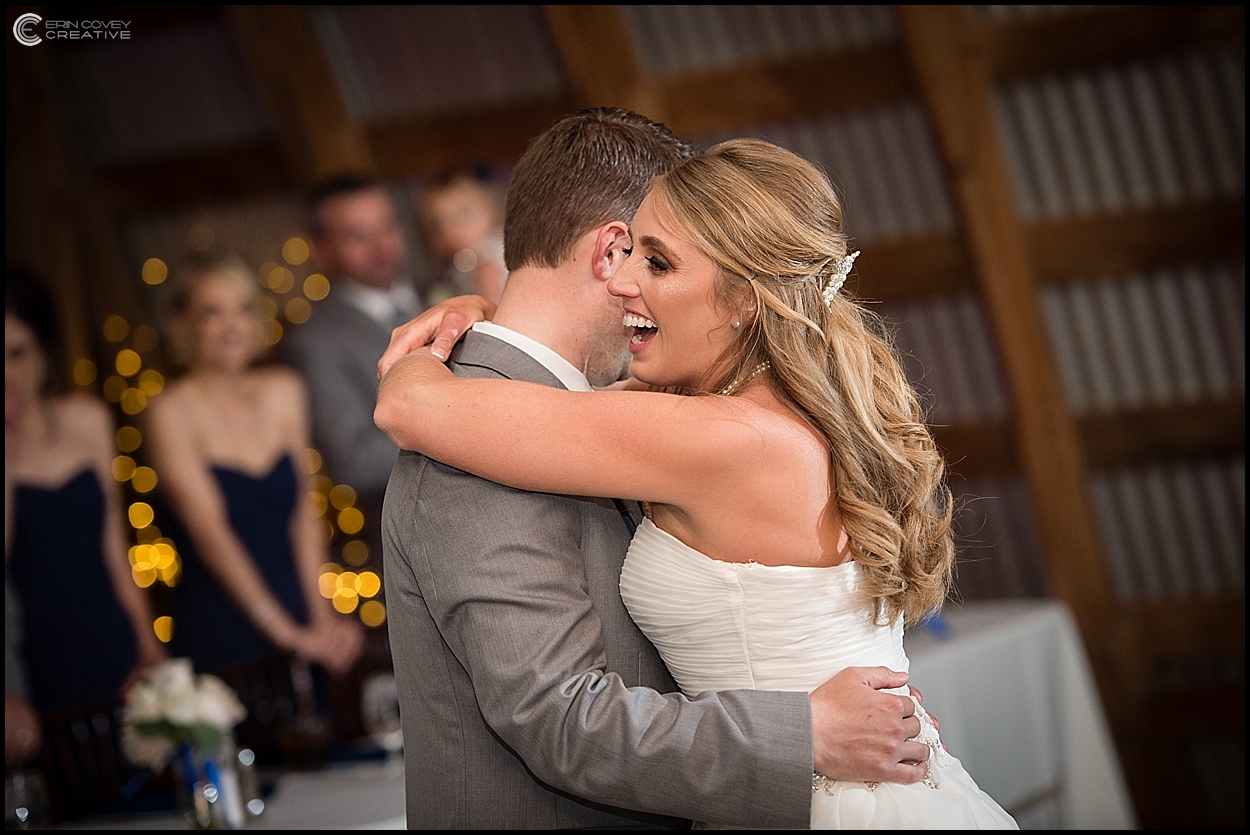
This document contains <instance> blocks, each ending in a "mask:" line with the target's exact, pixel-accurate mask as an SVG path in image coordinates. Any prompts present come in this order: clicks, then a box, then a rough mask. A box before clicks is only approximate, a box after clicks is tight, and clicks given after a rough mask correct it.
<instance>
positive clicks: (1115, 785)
mask: <svg viewBox="0 0 1250 835" xmlns="http://www.w3.org/2000/svg"><path fill="white" fill-rule="evenodd" d="M943 621H944V623H945V624H946V626H947V629H948V631H949V635H948V636H947V637H946V638H944V639H943V638H939V637H937V633H935V632H931V631H927V630H917V631H916V632H914V633H910V634H909V635H908V636H907V638H906V639H905V641H904V645H905V647H906V650H907V655H908V658H909V659H910V661H911V683H912V684H913V685H914V686H915V687H916V688H917V689H919V690H920V692H921V693H922V694H923V696H924V705H925V708H926V709H928V710H929V711H930V712H932V713H933V715H934V716H935V717H937V720H938V723H939V724H940V725H941V728H942V730H941V734H942V740H943V742H945V744H946V747H947V749H948V750H949V751H950V752H951V753H952V754H954V755H955V756H956V757H958V758H959V760H960V761H961V762H962V763H963V764H964V766H965V767H966V768H967V769H968V772H969V773H970V774H971V775H972V776H973V778H974V779H975V780H976V781H977V783H978V784H979V785H980V786H981V788H982V789H984V790H985V791H986V792H988V793H989V795H990V796H991V797H993V798H994V799H995V800H997V801H998V802H999V803H1000V804H1001V805H1002V806H1003V807H1004V808H1006V809H1007V810H1008V811H1009V812H1011V813H1012V814H1013V815H1015V816H1016V819H1017V820H1018V821H1019V822H1020V826H1021V828H1022V829H1136V828H1137V823H1136V816H1135V814H1134V812H1133V806H1132V802H1131V800H1130V798H1129V793H1128V789H1127V786H1126V784H1125V782H1124V776H1123V773H1122V771H1121V769H1120V763H1119V759H1118V757H1117V755H1116V751H1115V746H1114V743H1113V742H1112V738H1111V733H1110V730H1109V728H1108V726H1107V722H1106V718H1105V715H1104V713H1103V709H1102V704H1101V702H1100V700H1099V697H1098V692H1097V689H1096V686H1095V684H1094V679H1093V675H1092V673H1091V671H1090V667H1089V661H1088V659H1087V657H1086V655H1085V650H1084V646H1083V645H1082V643H1081V638H1080V634H1079V632H1078V631H1077V628H1076V623H1075V621H1074V620H1073V618H1072V615H1071V613H1070V611H1069V610H1068V608H1067V606H1066V605H1065V604H1063V603H1062V602H1059V601H1054V600H1010V601H986V602H974V603H967V604H964V605H963V606H962V607H959V608H956V607H955V606H948V607H947V609H946V610H945V611H944V612H943Z"/></svg>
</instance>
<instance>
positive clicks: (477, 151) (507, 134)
mask: <svg viewBox="0 0 1250 835" xmlns="http://www.w3.org/2000/svg"><path fill="white" fill-rule="evenodd" d="M575 109H577V104H576V102H575V101H574V100H573V99H571V98H569V97H567V96H556V97H552V98H544V99H536V100H532V101H527V102H521V103H518V104H511V105H507V106H502V107H493V108H489V109H482V110H474V111H471V112H466V113H453V114H443V115H440V116H436V117H431V118H426V119H409V120H406V121H402V122H391V123H388V124H383V125H375V126H371V127H369V128H368V129H367V133H368V137H369V144H370V146H372V147H373V148H374V149H375V153H376V158H377V170H378V173H379V174H380V175H382V176H385V177H396V178H404V177H413V176H422V175H427V174H433V173H435V172H437V171H439V170H440V169H443V168H445V167H448V166H452V165H455V164H458V163H464V162H469V161H479V160H480V161H487V162H492V163H499V164H504V165H510V164H511V163H513V162H515V161H516V160H517V159H518V158H519V157H520V156H521V154H522V153H524V151H525V148H526V146H527V145H528V144H529V141H530V140H531V139H533V138H534V137H535V136H537V135H538V134H540V133H542V132H543V131H544V130H546V129H547V128H548V127H550V126H551V125H552V123H554V122H555V121H556V120H557V119H559V118H560V117H562V116H564V115H566V114H567V113H569V112H571V111H573V110H575Z"/></svg>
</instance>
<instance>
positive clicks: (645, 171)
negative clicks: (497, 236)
mask: <svg viewBox="0 0 1250 835" xmlns="http://www.w3.org/2000/svg"><path fill="white" fill-rule="evenodd" d="M694 153H695V150H694V148H693V147H692V146H690V145H689V144H687V143H685V142H683V141H682V140H680V139H678V138H677V137H676V136H675V135H674V134H673V132H672V131H670V130H669V129H668V128H666V127H665V126H664V125H662V124H659V123H658V122H653V121H651V120H650V119H648V118H646V117H645V116H642V115H640V114H638V113H634V112H632V111H628V110H620V109H616V108H607V107H592V108H587V109H585V110H580V111H578V112H576V113H573V114H570V115H568V116H565V117H564V118H563V119H561V120H560V121H558V122H556V123H555V124H554V125H552V126H551V127H550V128H548V129H547V130H545V131H543V132H542V133H541V134H539V135H538V136H537V137H535V138H534V139H533V140H532V141H531V142H530V145H529V147H528V148H527V149H526V151H525V154H524V155H523V156H522V157H521V159H520V161H519V162H518V163H517V165H516V168H515V170H514V171H513V172H512V179H511V182H510V183H509V186H508V197H507V207H506V214H505V217H504V260H505V261H506V263H507V266H508V269H509V270H515V269H517V268H519V267H524V266H528V265H533V266H542V267H557V266H559V265H560V263H562V262H563V261H564V260H565V259H566V258H568V256H569V254H570V253H571V252H572V249H573V244H574V243H575V242H576V241H577V239H578V238H580V237H581V236H582V235H584V234H585V233H586V232H589V231H590V230H591V229H594V228H595V227H596V226H599V225H601V224H604V223H609V222H611V221H613V220H623V221H625V222H627V223H628V222H630V221H632V220H633V219H634V213H635V212H636V211H637V210H638V206H639V204H641V203H642V199H643V198H644V197H646V195H647V189H648V187H649V186H650V184H651V181H652V180H653V179H654V178H655V177H657V176H659V175H660V174H663V173H664V172H665V171H668V170H670V169H672V168H675V167H677V166H678V165H680V164H681V163H682V162H683V161H684V160H686V159H689V158H690V157H691V156H694Z"/></svg>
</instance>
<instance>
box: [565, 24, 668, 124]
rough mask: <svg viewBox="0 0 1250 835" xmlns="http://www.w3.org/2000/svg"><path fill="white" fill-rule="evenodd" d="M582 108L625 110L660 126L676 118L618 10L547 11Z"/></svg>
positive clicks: (566, 69)
mask: <svg viewBox="0 0 1250 835" xmlns="http://www.w3.org/2000/svg"><path fill="white" fill-rule="evenodd" d="M542 10H543V14H544V15H545V16H546V18H547V25H548V26H549V27H550V28H551V34H552V36H553V37H554V39H555V43H556V48H557V49H558V50H559V51H560V58H561V59H562V61H563V64H564V72H565V74H566V75H567V76H568V78H569V81H570V82H572V84H573V91H574V94H575V96H576V99H577V100H578V102H579V103H580V104H579V106H580V107H588V106H603V107H622V108H625V109H626V110H633V111H635V112H637V113H641V114H643V115H644V116H647V117H649V118H651V119H654V120H655V121H657V122H667V121H668V117H669V116H671V115H672V114H671V113H670V112H669V111H668V110H666V109H665V107H664V103H663V100H662V99H661V98H659V97H657V96H656V94H655V90H654V87H653V85H652V83H651V82H650V81H649V80H648V79H647V78H646V77H645V73H644V71H643V67H642V65H641V64H640V63H639V61H638V57H637V56H636V55H634V50H633V47H632V45H631V44H630V40H629V35H628V31H629V30H628V28H627V27H626V25H625V20H624V19H623V18H622V17H621V13H620V12H619V11H618V10H617V8H616V7H615V6H543V7H542Z"/></svg>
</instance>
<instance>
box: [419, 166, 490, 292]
mask: <svg viewBox="0 0 1250 835" xmlns="http://www.w3.org/2000/svg"><path fill="white" fill-rule="evenodd" d="M418 209H419V211H418V217H419V220H420V222H421V227H422V231H423V232H424V233H425V236H426V238H427V239H428V240H429V244H430V249H431V250H432V252H433V254H434V256H435V257H436V258H437V259H438V260H439V262H440V266H441V268H442V270H443V276H444V280H443V288H444V294H445V295H447V296H452V295H461V294H465V293H472V294H475V295H478V296H482V297H483V298H486V299H488V300H489V301H491V302H494V303H498V301H499V296H500V295H501V294H502V293H503V284H504V281H505V280H506V279H507V277H508V268H507V267H506V266H504V261H503V210H504V191H503V188H502V187H501V186H500V185H499V183H497V182H495V180H494V179H493V178H492V177H491V176H490V175H489V173H487V172H485V171H482V170H479V169H477V168H473V167H457V168H451V169H448V170H446V171H443V172H442V173H441V174H439V175H438V176H437V177H435V178H434V180H433V181H432V182H431V183H430V184H429V185H428V186H427V187H426V188H425V190H424V191H423V192H422V193H421V199H420V202H419V206H418ZM430 301H441V299H431V300H430Z"/></svg>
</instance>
